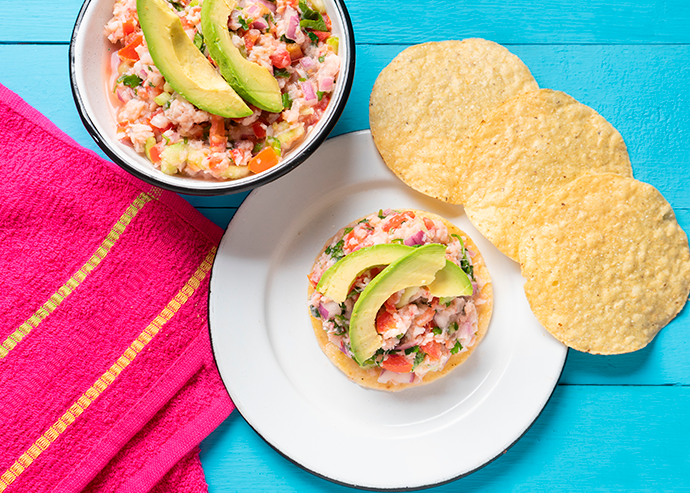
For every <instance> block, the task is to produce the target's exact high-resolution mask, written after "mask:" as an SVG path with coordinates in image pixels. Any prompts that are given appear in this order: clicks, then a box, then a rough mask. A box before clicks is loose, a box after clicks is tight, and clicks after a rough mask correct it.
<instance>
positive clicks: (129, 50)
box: [117, 34, 144, 62]
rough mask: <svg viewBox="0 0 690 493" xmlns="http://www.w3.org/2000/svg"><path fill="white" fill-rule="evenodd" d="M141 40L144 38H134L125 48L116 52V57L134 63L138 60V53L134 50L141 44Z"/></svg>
mask: <svg viewBox="0 0 690 493" xmlns="http://www.w3.org/2000/svg"><path fill="white" fill-rule="evenodd" d="M143 39H144V38H143V36H142V35H141V34H140V35H139V36H136V37H135V38H134V39H133V40H132V42H131V43H129V44H128V45H127V46H125V47H124V48H122V49H121V50H120V51H118V52H117V55H118V56H119V57H120V59H121V60H131V61H133V62H136V61H137V60H139V53H137V51H136V50H135V49H134V48H136V47H137V46H139V45H140V44H141V43H142V41H143Z"/></svg>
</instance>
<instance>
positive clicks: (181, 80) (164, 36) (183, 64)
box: [137, 0, 252, 118]
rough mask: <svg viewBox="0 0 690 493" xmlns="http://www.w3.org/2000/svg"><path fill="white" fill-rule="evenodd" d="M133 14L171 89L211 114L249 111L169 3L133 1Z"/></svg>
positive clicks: (241, 114)
mask: <svg viewBox="0 0 690 493" xmlns="http://www.w3.org/2000/svg"><path fill="white" fill-rule="evenodd" d="M137 14H138V16H139V24H140V25H141V30H142V31H143V32H144V38H146V44H147V45H148V48H149V53H151V58H153V62H154V63H155V64H156V67H158V70H160V72H161V74H163V77H165V80H166V81H167V82H168V83H169V84H170V85H171V86H172V87H173V89H175V91H177V92H178V93H179V94H181V95H182V96H183V97H184V98H185V99H186V100H187V101H189V102H190V103H192V104H193V105H194V106H196V107H198V108H200V109H202V110H204V111H208V112H209V113H213V114H214V115H220V116H223V117H225V118H242V117H245V116H249V115H251V114H252V110H251V109H250V108H249V106H247V105H246V104H245V102H244V101H242V98H240V97H239V96H238V95H237V93H236V92H235V91H234V90H233V89H232V87H230V86H229V85H228V83H227V82H225V80H224V79H223V77H221V75H220V74H219V73H218V72H216V70H215V69H214V68H213V66H212V65H211V62H209V61H208V60H207V59H206V57H205V56H204V55H203V54H202V53H201V52H200V51H199V49H198V48H197V47H196V46H194V43H193V42H192V40H191V39H189V37H188V36H187V34H186V33H185V32H184V29H182V22H180V18H179V17H178V16H177V15H175V13H174V12H173V11H172V8H171V7H170V4H168V3H167V2H166V1H165V0H137Z"/></svg>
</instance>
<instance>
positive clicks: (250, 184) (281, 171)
mask: <svg viewBox="0 0 690 493" xmlns="http://www.w3.org/2000/svg"><path fill="white" fill-rule="evenodd" d="M94 1H96V0H86V2H84V5H82V8H81V10H80V11H79V15H78V16H77V20H76V22H75V23H74V29H73V30H72V38H71V39H70V44H69V76H70V87H71V89H72V97H73V98H74V103H75V105H76V107H77V112H78V113H79V117H80V118H81V121H82V123H83V124H84V126H85V127H86V130H87V131H88V132H89V135H91V138H92V139H93V140H94V141H95V142H96V144H97V145H98V147H100V148H101V150H102V151H103V152H104V153H105V154H106V155H107V156H108V157H109V158H110V159H111V160H112V161H113V162H114V163H115V164H117V165H118V166H120V167H121V168H122V169H124V170H125V171H127V172H128V173H131V174H132V175H134V176H136V177H137V178H139V179H141V180H143V181H145V182H147V183H149V184H151V185H154V186H157V187H160V188H164V189H166V190H170V191H171V192H176V193H182V194H188V195H204V196H213V195H229V194H235V193H240V192H246V191H248V190H252V189H254V188H257V187H260V186H262V185H265V184H267V183H270V182H272V181H273V180H276V179H278V178H280V177H281V176H284V175H285V174H287V173H289V172H290V171H292V170H293V169H295V168H296V167H297V166H299V165H300V164H302V163H303V162H304V161H305V160H306V159H307V158H308V157H309V156H311V155H312V154H313V153H314V151H315V150H316V149H317V148H318V147H319V146H320V145H321V144H322V143H323V142H324V141H325V140H326V138H327V137H328V135H329V134H330V133H331V131H332V130H333V127H335V125H336V123H337V122H338V119H339V118H340V115H341V114H342V112H343V110H344V109H345V105H346V104H347V100H348V98H349V96H350V91H351V89H352V83H353V81H354V77H355V58H356V54H355V34H354V29H353V26H352V20H351V19H350V14H349V12H348V10H347V7H346V6H345V2H344V1H343V0H333V1H334V2H335V3H336V4H337V5H338V8H339V11H340V14H341V16H342V20H343V23H344V26H345V30H346V31H347V34H348V36H347V40H348V44H347V46H348V51H349V53H350V58H349V61H348V64H347V77H346V78H345V80H344V81H343V84H344V87H343V94H342V98H341V99H340V101H338V103H337V105H336V106H335V108H333V112H332V113H331V114H330V116H329V117H328V119H327V120H326V122H325V124H324V126H323V127H321V129H319V130H318V132H317V133H316V134H315V135H314V136H313V138H312V140H311V142H309V144H308V145H307V146H306V147H305V148H304V149H303V150H302V152H301V153H300V154H299V155H297V156H295V157H294V158H291V160H290V161H289V162H288V163H287V165H284V166H279V167H276V168H274V170H272V171H271V170H269V171H267V172H264V173H260V174H258V175H255V176H253V177H251V178H253V179H251V180H247V181H244V182H242V183H240V182H238V181H232V180H230V181H227V182H225V183H227V186H225V187H218V188H213V189H198V188H195V187H186V186H177V185H173V184H170V183H165V182H162V181H158V180H156V179H155V178H153V177H151V176H149V175H147V174H145V173H143V172H141V171H140V170H138V169H137V168H136V167H135V166H133V165H131V164H129V163H127V162H126V161H125V160H123V159H122V158H121V157H120V156H119V155H118V154H117V152H116V151H115V149H114V148H113V147H112V146H111V144H110V143H109V142H108V141H107V140H105V139H103V138H102V137H101V135H100V134H99V132H98V130H97V128H96V125H95V124H94V122H93V120H92V119H91V117H90V115H89V114H88V112H87V111H86V106H85V104H84V102H83V99H82V96H81V93H80V92H79V87H77V77H76V59H75V44H76V41H77V37H78V35H79V29H80V27H81V24H82V21H83V19H84V16H85V15H86V13H87V11H88V10H89V7H90V5H91V3H92V2H94ZM329 104H330V103H329ZM191 179H192V178H190V180H191Z"/></svg>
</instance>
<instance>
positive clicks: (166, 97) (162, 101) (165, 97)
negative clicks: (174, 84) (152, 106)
mask: <svg viewBox="0 0 690 493" xmlns="http://www.w3.org/2000/svg"><path fill="white" fill-rule="evenodd" d="M171 98H172V95H171V94H170V93H169V92H162V93H160V94H159V95H158V96H156V97H155V98H153V100H154V101H155V102H156V104H157V105H158V106H165V105H166V103H167V102H168V101H170V99H171Z"/></svg>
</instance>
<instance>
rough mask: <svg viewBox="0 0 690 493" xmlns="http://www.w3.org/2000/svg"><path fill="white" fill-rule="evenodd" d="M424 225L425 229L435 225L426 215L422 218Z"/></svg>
mask: <svg viewBox="0 0 690 493" xmlns="http://www.w3.org/2000/svg"><path fill="white" fill-rule="evenodd" d="M424 226H426V229H431V228H433V227H434V226H435V224H434V221H432V220H431V219H429V218H428V217H425V218H424Z"/></svg>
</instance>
